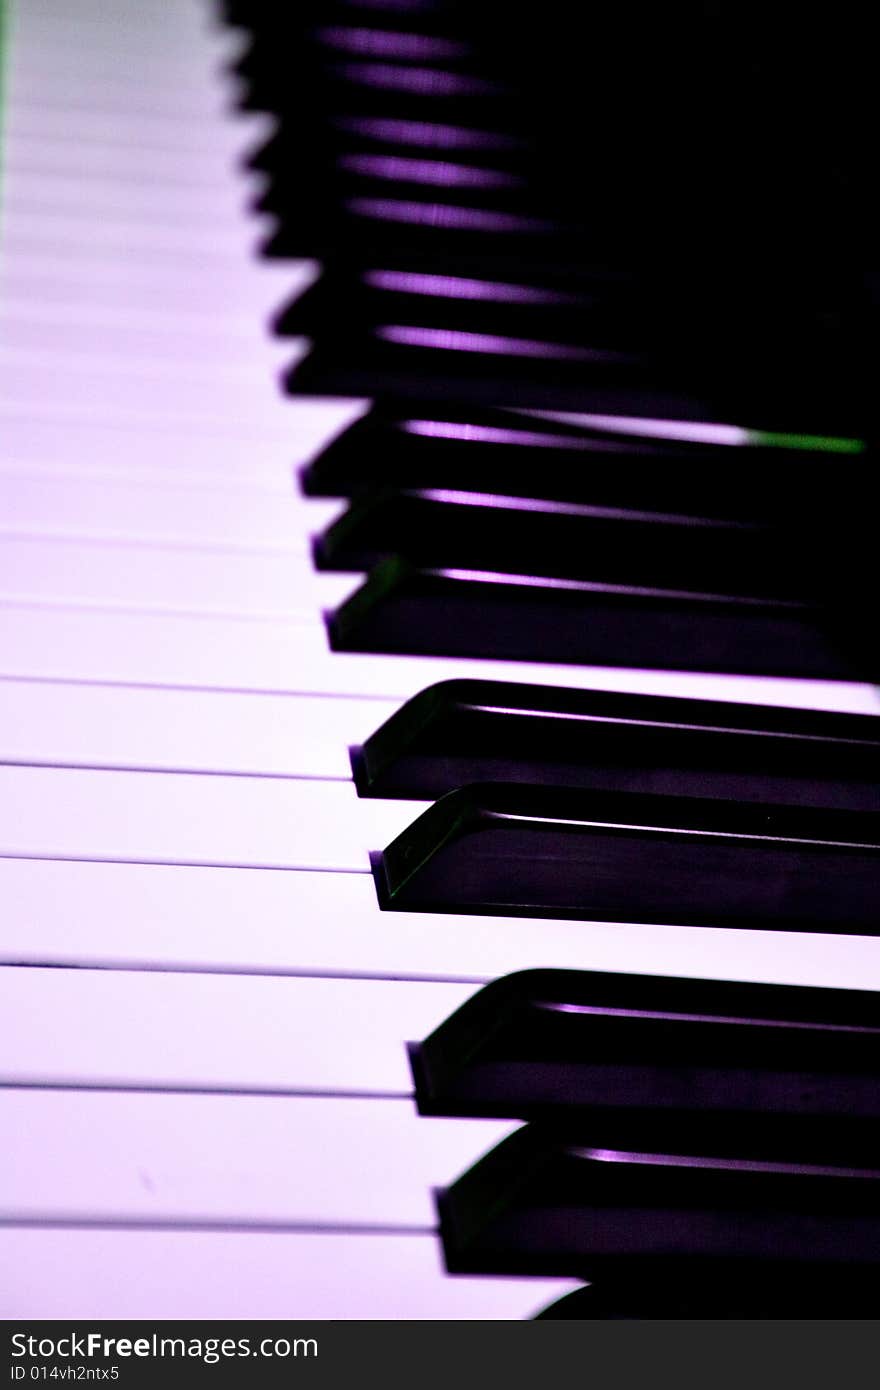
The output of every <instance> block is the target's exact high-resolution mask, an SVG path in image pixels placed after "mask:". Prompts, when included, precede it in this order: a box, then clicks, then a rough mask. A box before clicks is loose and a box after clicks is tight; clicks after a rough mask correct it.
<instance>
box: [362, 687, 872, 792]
mask: <svg viewBox="0 0 880 1390" xmlns="http://www.w3.org/2000/svg"><path fill="white" fill-rule="evenodd" d="M352 768H353V770H354V776H355V784H356V786H357V789H358V794H359V795H360V796H378V797H403V798H412V799H414V800H417V801H434V800H436V799H437V798H438V797H440V796H443V795H445V793H446V792H450V791H454V790H455V789H456V788H457V787H461V786H465V785H466V784H467V783H471V782H527V783H530V784H533V785H542V784H544V785H551V786H570V787H579V788H581V789H583V790H608V791H635V792H651V793H657V794H661V795H665V796H703V797H710V798H728V799H731V800H738V801H758V802H767V803H773V804H776V803H779V804H782V805H800V806H829V807H837V808H838V809H841V810H851V811H868V810H875V811H876V810H880V719H877V718H876V717H875V716H872V715H856V714H836V713H826V712H822V711H815V710H798V709H777V708H774V707H772V706H766V705H737V704H727V703H721V702H720V701H712V700H690V699H688V700H681V699H669V698H665V697H660V696H654V695H629V694H619V693H617V692H615V691H601V690H568V689H564V688H563V689H554V688H551V687H548V686H536V685H520V684H518V683H507V682H503V681H474V680H451V681H444V682H442V683H441V684H439V685H433V686H430V687H428V689H426V690H423V691H421V692H420V693H419V694H418V695H416V696H414V697H413V698H412V699H411V700H408V701H407V702H406V704H405V705H403V706H402V708H401V709H399V710H398V711H397V712H396V713H395V714H393V715H392V716H391V718H390V719H388V720H386V722H385V723H384V724H383V725H382V726H381V728H379V729H377V730H376V732H375V733H374V734H371V735H370V737H369V738H368V739H367V740H366V741H365V743H364V744H363V745H362V746H360V747H357V748H353V749H352Z"/></svg>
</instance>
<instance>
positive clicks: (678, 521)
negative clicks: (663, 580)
mask: <svg viewBox="0 0 880 1390" xmlns="http://www.w3.org/2000/svg"><path fill="white" fill-rule="evenodd" d="M407 495H408V496H411V497H420V498H422V500H423V501H425V502H444V503H449V504H451V505H452V506H456V507H495V508H498V509H499V510H504V511H513V512H543V513H545V514H549V515H551V516H579V517H595V518H598V519H599V520H608V521H648V522H654V523H656V524H658V525H669V526H708V527H711V528H712V529H714V530H737V531H738V530H748V531H751V530H757V529H758V528H757V527H753V526H751V525H749V523H748V522H737V521H725V520H716V519H715V518H714V517H699V516H679V515H678V514H676V513H674V512H639V511H633V510H628V509H627V508H625V507H596V506H585V505H584V504H583V503H580V502H560V501H557V500H555V499H553V498H540V497H510V496H507V495H506V494H504V493H494V492H463V491H459V490H457V489H455V488H417V489H413V490H412V491H411V492H409V493H408V494H407ZM573 717H575V718H581V717H587V716H573ZM590 717H592V716H590ZM612 722H613V721H612ZM626 722H628V723H632V722H633V721H631V720H629V721H626ZM636 722H640V723H641V722H644V721H636Z"/></svg>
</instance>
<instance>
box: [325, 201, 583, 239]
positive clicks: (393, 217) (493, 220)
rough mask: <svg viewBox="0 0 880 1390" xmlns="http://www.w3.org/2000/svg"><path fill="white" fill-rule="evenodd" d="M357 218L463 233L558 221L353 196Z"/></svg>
mask: <svg viewBox="0 0 880 1390" xmlns="http://www.w3.org/2000/svg"><path fill="white" fill-rule="evenodd" d="M345 206H346V208H347V209H348V211H349V212H352V213H354V214H355V215H356V216H358V217H371V218H375V219H376V220H377V221H380V222H406V223H408V224H410V225H412V226H417V227H438V228H441V229H442V230H444V231H464V232H551V231H554V230H555V227H556V224H555V222H547V221H544V220H543V219H541V218H537V217H521V216H519V214H517V213H512V212H494V211H490V210H489V209H488V208H464V207H457V206H453V205H452V204H449V203H416V202H407V201H403V200H401V199H399V198H350V199H349V200H348V201H347V203H346V204H345Z"/></svg>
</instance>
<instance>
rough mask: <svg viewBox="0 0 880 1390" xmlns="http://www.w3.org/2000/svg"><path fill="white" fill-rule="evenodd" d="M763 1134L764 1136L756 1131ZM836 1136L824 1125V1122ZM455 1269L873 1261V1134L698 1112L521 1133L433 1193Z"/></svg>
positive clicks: (850, 1265) (679, 1268)
mask: <svg viewBox="0 0 880 1390" xmlns="http://www.w3.org/2000/svg"><path fill="white" fill-rule="evenodd" d="M768 1127H769V1129H770V1133H769V1134H768V1133H767V1132H766V1130H767V1128H768ZM832 1128H833V1127H832ZM438 1205H439V1211H440V1230H441V1237H442V1241H443V1251H444V1256H445V1259H446V1266H447V1269H448V1270H449V1271H450V1272H451V1273H480V1274H552V1275H575V1276H579V1277H581V1278H585V1279H589V1280H591V1281H593V1280H595V1281H596V1282H597V1283H598V1282H600V1281H601V1280H602V1279H603V1278H605V1277H608V1276H612V1275H617V1276H621V1277H626V1276H627V1275H632V1274H633V1273H635V1272H638V1274H639V1275H640V1276H641V1277H642V1278H646V1277H649V1276H650V1273H651V1272H652V1270H653V1271H655V1273H656V1276H657V1277H661V1276H662V1277H663V1278H674V1277H675V1275H676V1273H679V1274H691V1275H696V1274H697V1272H698V1271H702V1270H705V1271H706V1272H707V1274H708V1275H709V1276H710V1277H712V1276H713V1275H717V1273H718V1272H719V1271H720V1270H723V1271H724V1273H725V1274H726V1275H728V1276H730V1275H731V1274H732V1273H733V1272H734V1271H735V1270H736V1267H737V1265H738V1264H741V1265H742V1266H743V1267H748V1266H749V1265H753V1264H754V1263H755V1262H761V1263H765V1264H766V1265H768V1266H769V1267H771V1268H772V1269H774V1270H775V1271H776V1272H777V1276H778V1277H779V1278H780V1279H783V1280H784V1278H785V1276H786V1270H787V1268H789V1267H791V1266H794V1267H795V1268H796V1269H797V1268H802V1267H803V1266H804V1265H805V1264H814V1263H815V1264H816V1265H819V1266H823V1267H825V1268H826V1269H827V1267H828V1266H834V1265H840V1266H841V1267H843V1268H844V1269H850V1270H853V1271H854V1270H858V1271H860V1272H861V1271H865V1272H866V1273H867V1274H868V1276H869V1277H870V1278H871V1279H873V1280H876V1277H877V1271H878V1266H880V1132H878V1128H877V1126H876V1125H875V1126H873V1127H871V1128H870V1129H869V1130H868V1131H867V1132H866V1133H864V1134H861V1135H860V1134H857V1133H854V1132H852V1131H847V1133H846V1135H845V1136H844V1137H842V1138H836V1137H835V1136H834V1134H833V1133H831V1134H829V1126H827V1125H826V1124H819V1125H818V1126H816V1128H815V1130H814V1131H813V1132H812V1133H810V1132H809V1131H805V1130H801V1131H799V1132H798V1133H797V1136H796V1143H795V1144H794V1145H792V1144H791V1143H790V1142H788V1140H787V1139H786V1137H785V1131H784V1126H776V1127H773V1126H769V1121H764V1120H762V1121H761V1122H760V1123H759V1124H758V1125H747V1124H745V1123H744V1122H742V1121H738V1122H737V1128H736V1129H735V1130H731V1131H729V1132H726V1133H721V1132H720V1131H717V1130H716V1129H714V1128H713V1127H711V1126H707V1125H706V1124H705V1123H704V1120H703V1119H702V1118H697V1119H696V1120H695V1121H694V1122H693V1123H692V1124H690V1125H687V1124H684V1123H679V1124H677V1125H675V1126H673V1125H667V1126H661V1125H658V1124H657V1123H656V1121H655V1122H654V1125H653V1127H652V1126H651V1125H649V1124H646V1125H641V1124H632V1123H630V1122H628V1121H614V1122H611V1121H606V1120H604V1119H603V1120H602V1122H600V1123H596V1124H591V1123H590V1122H587V1121H585V1122H584V1123H583V1124H581V1125H579V1126H577V1125H571V1126H569V1127H566V1128H564V1129H554V1128H552V1127H550V1126H545V1125H526V1126H524V1127H523V1128H522V1129H520V1130H518V1131H517V1132H516V1133H515V1134H513V1135H511V1136H510V1137H509V1138H507V1139H505V1140H503V1141H502V1142H501V1143H500V1144H499V1145H498V1146H497V1147H496V1148H494V1149H493V1150H492V1151H491V1152H490V1153H488V1154H487V1155H486V1156H485V1157H484V1158H482V1159H481V1160H480V1161H479V1162H478V1163H476V1164H475V1165H474V1167H473V1168H471V1169H470V1170H469V1171H468V1172H467V1173H465V1174H464V1175H463V1176H462V1177H460V1178H459V1179H458V1180H457V1181H456V1182H454V1183H453V1184H452V1185H451V1186H450V1187H448V1188H446V1189H445V1190H444V1191H442V1192H441V1193H440V1194H439V1195H438Z"/></svg>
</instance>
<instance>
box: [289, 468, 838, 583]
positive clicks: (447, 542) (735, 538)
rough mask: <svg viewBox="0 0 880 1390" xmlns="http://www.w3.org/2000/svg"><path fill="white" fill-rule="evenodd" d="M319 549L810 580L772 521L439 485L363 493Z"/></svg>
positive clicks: (425, 564)
mask: <svg viewBox="0 0 880 1390" xmlns="http://www.w3.org/2000/svg"><path fill="white" fill-rule="evenodd" d="M314 553H315V559H316V563H317V565H318V568H319V569H329V570H354V571H364V570H369V569H372V568H373V567H374V566H375V565H376V564H377V563H379V562H380V561H381V560H383V559H387V558H388V557H389V556H392V555H399V556H401V557H402V558H403V559H405V560H407V561H408V562H409V563H411V564H412V565H414V566H415V567H417V568H419V569H431V568H433V567H441V566H446V567H449V568H455V569H458V570H475V571H476V570H480V571H489V572H500V573H504V574H512V575H519V574H522V573H523V572H524V571H525V572H526V573H528V574H529V575H530V576H539V577H547V578H550V579H573V580H578V581H581V582H584V583H590V582H595V583H602V584H629V585H633V586H636V585H642V586H645V587H651V588H655V589H686V588H698V589H700V590H701V591H702V592H705V593H732V594H741V595H745V596H749V597H761V596H778V597H780V598H783V599H802V598H803V597H804V596H810V591H811V586H812V585H814V584H815V583H816V580H815V578H814V577H813V576H812V575H810V574H808V573H807V572H806V567H805V565H804V563H803V557H802V554H801V551H800V547H799V545H798V544H797V542H796V540H795V539H794V537H793V536H792V535H791V534H790V533H789V532H786V531H781V530H779V529H776V528H773V529H771V528H769V527H760V526H757V525H747V524H742V523H727V522H718V521H707V520H704V519H691V518H682V517H670V516H662V515H658V514H656V513H655V514H654V515H647V514H646V513H643V512H635V513H633V512H626V511H609V510H606V509H604V508H601V507H591V506H581V505H577V504H573V503H560V502H541V501H538V500H537V499H534V498H518V497H497V496H496V497H478V496H474V495H473V494H472V493H468V492H464V491H462V492H452V491H447V490H445V489H444V490H434V489H425V490H422V491H419V492H407V493H400V492H385V493H375V494H372V495H367V496H364V497H361V498H359V499H358V500H357V501H356V502H354V503H353V504H352V506H351V507H349V509H348V511H346V512H345V513H344V514H343V515H342V516H341V517H339V518H338V520H337V521H335V522H334V523H333V525H332V526H330V527H329V528H328V529H327V530H326V531H325V532H324V533H323V534H322V535H321V536H319V537H318V538H317V541H316V544H315V552H314Z"/></svg>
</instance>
